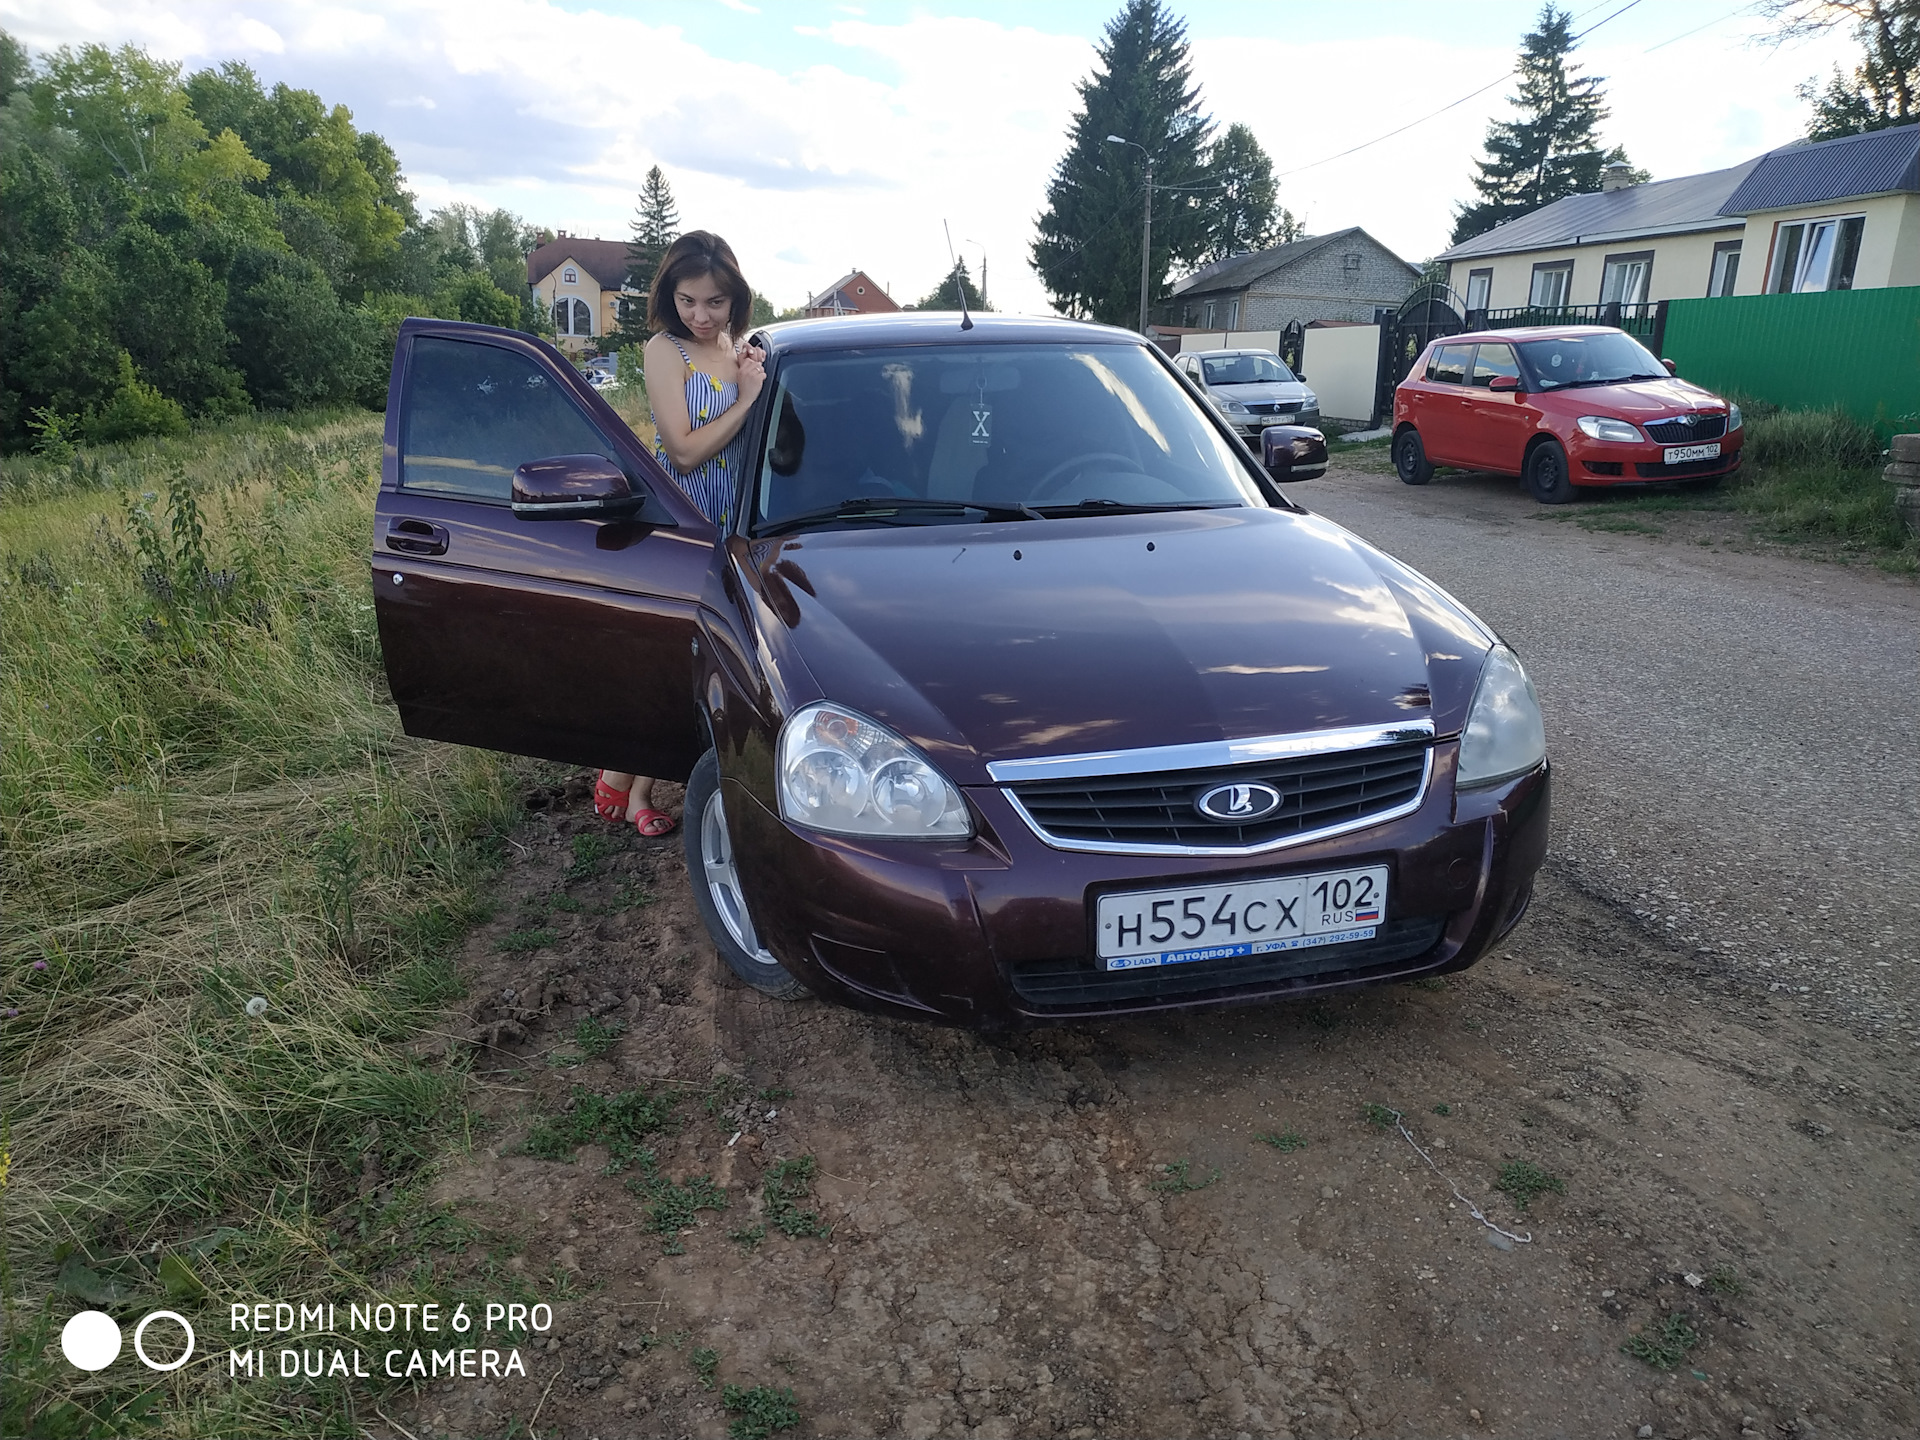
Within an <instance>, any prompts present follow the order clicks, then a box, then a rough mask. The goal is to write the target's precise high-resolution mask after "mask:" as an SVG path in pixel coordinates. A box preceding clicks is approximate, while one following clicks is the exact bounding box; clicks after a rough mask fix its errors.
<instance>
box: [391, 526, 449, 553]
mask: <svg viewBox="0 0 1920 1440" xmlns="http://www.w3.org/2000/svg"><path fill="white" fill-rule="evenodd" d="M387 548H388V549H389V550H398V551H401V552H402V553H403V554H407V555H444V554H446V553H447V527H446V526H444V525H435V524H433V523H432V522H431V521H428V520H412V519H408V518H405V517H402V518H400V519H396V520H389V521H388V522H387Z"/></svg>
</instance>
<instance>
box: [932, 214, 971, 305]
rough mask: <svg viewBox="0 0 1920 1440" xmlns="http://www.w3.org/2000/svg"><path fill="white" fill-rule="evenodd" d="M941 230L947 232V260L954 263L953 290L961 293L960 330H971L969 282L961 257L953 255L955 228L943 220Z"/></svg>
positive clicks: (951, 272) (952, 272) (952, 273)
mask: <svg viewBox="0 0 1920 1440" xmlns="http://www.w3.org/2000/svg"><path fill="white" fill-rule="evenodd" d="M940 228H941V229H942V230H944V231H946V232H947V258H948V259H949V260H951V261H952V262H953V269H952V270H951V271H950V272H949V273H950V274H951V275H952V276H953V288H954V289H956V290H958V291H959V292H960V328H961V329H962V330H971V329H972V328H973V316H971V315H969V314H968V313H967V282H966V278H965V277H964V276H962V275H961V273H960V257H959V256H958V255H955V254H954V253H953V227H952V226H951V225H949V224H947V222H946V221H944V220H942V221H941V222H940Z"/></svg>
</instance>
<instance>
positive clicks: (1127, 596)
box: [748, 508, 1492, 784]
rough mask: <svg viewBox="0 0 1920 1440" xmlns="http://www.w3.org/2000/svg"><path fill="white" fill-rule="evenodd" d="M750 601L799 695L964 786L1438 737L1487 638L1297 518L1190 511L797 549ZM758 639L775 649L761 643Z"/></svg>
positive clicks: (784, 552) (759, 560) (769, 553)
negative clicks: (1301, 743) (922, 754)
mask: <svg viewBox="0 0 1920 1440" xmlns="http://www.w3.org/2000/svg"><path fill="white" fill-rule="evenodd" d="M748 554H749V555H750V556H751V569H752V572H753V573H752V574H751V575H750V576H749V577H748V580H749V584H750V585H751V586H752V588H753V589H754V591H755V592H756V594H757V596H758V597H759V599H760V602H761V607H760V608H761V609H762V615H763V618H762V622H761V623H762V624H763V625H767V626H770V627H772V628H774V629H776V630H777V631H779V632H780V633H779V634H778V636H777V640H778V644H777V645H776V647H775V648H777V649H780V650H787V649H789V648H790V649H791V651H792V652H794V653H795V655H796V657H797V658H798V659H799V660H800V661H801V662H803V663H802V666H800V667H789V668H788V671H787V672H786V673H788V674H790V675H798V674H799V673H802V672H803V671H804V673H805V674H806V675H808V676H809V677H810V678H811V681H812V683H813V685H815V686H817V687H818V695H802V694H790V695H787V696H784V697H778V698H780V699H781V700H782V702H783V703H781V704H780V706H779V708H780V709H782V710H784V711H790V710H791V709H792V708H794V707H795V706H797V705H799V704H804V703H807V702H808V701H809V700H812V699H815V698H826V699H830V700H833V701H836V702H838V703H840V704H843V705H846V706H848V707H850V708H852V709H855V710H859V711H862V712H863V713H865V714H867V715H870V716H872V717H873V718H874V719H876V720H879V721H881V722H883V723H884V724H887V725H890V726H892V727H893V728H894V729H896V730H897V731H899V732H901V733H902V734H904V735H905V736H906V737H907V738H908V739H910V740H912V741H914V742H915V743H916V744H918V745H919V746H921V747H922V748H923V749H924V750H925V751H926V752H927V753H928V754H929V756H930V757H932V758H933V759H934V760H935V762H936V763H938V764H940V765H941V766H943V767H944V768H946V769H947V771H948V773H949V774H950V775H951V776H952V777H953V778H954V779H955V780H957V781H959V782H961V783H962V784H966V783H985V782H986V780H987V775H986V768H985V767H986V765H987V763H988V762H990V761H994V760H1004V759H1013V758H1024V757H1032V756H1041V755H1069V754H1076V753H1080V752H1084V751H1090V750H1124V749H1134V748H1139V747H1145V746H1155V745H1178V744H1186V743H1192V742H1197V741H1209V740H1221V739H1244V738H1247V737H1250V736H1258V735H1274V734H1285V733H1292V732H1297V731H1306V730H1319V729H1329V728H1335V727H1340V726H1349V725H1373V724H1397V723H1405V722H1406V721H1408V720H1410V719H1418V718H1426V717H1431V718H1432V719H1433V721H1434V723H1435V726H1436V728H1437V730H1438V732H1439V733H1440V734H1442V735H1445V734H1449V733H1453V732H1457V731H1458V730H1459V729H1460V727H1461V725H1462V724H1463V723H1464V720H1465V715H1466V710H1467V707H1468V705H1469V704H1470V702H1471V697H1472V689H1473V684H1474V681H1475V679H1476V677H1477V676H1478V674H1479V671H1480V667H1481V664H1482V662H1483V661H1484V659H1485V656H1486V651H1487V648H1488V646H1489V645H1490V644H1491V643H1492V636H1491V634H1490V633H1489V632H1488V631H1487V630H1486V629H1485V627H1484V626H1482V625H1481V624H1480V623H1479V621H1477V620H1476V619H1475V618H1474V617H1473V616H1472V615H1471V613H1469V612H1468V611H1466V610H1465V609H1464V607H1461V606H1460V605H1459V604H1458V603H1457V602H1455V601H1453V600H1452V599H1451V598H1450V597H1448V596H1447V595H1446V594H1445V592H1444V591H1442V590H1440V589H1439V587H1437V586H1434V585H1433V584H1432V583H1431V582H1430V581H1427V580H1425V579H1424V577H1421V576H1419V575H1418V574H1416V573H1415V572H1413V571H1411V570H1408V569H1407V568H1406V567H1404V566H1401V565H1399V564H1398V562H1396V561H1393V560H1392V559H1390V558H1389V557H1387V556H1385V555H1382V554H1381V553H1380V552H1378V551H1376V550H1374V549H1372V547H1370V546H1368V545H1367V544H1366V543H1365V542H1364V541H1361V540H1360V539H1359V538H1358V537H1356V536H1353V535H1351V534H1349V533H1348V532H1346V531H1344V530H1342V529H1341V528H1340V527H1339V526H1337V525H1334V524H1332V523H1331V522H1329V521H1326V520H1322V519H1320V518H1318V517H1315V516H1311V515H1302V514H1298V513H1294V512H1289V511H1279V510H1266V509H1253V508H1247V509H1233V510H1196V511H1183V512H1177V513H1174V514H1171V515H1168V514H1156V515H1140V516H1102V517H1094V518H1088V519H1065V520H1049V521H1028V522H1024V523H1022V522H1015V523H1007V524H996V525H968V526H946V525H942V526H922V527H915V528H911V529H907V528H902V529H895V530H849V531H834V532H823V533H813V534H805V535H797V536H792V537H788V538H786V539H784V540H780V541H762V542H756V543H755V544H754V545H753V546H751V547H750V549H749V551H748ZM770 638H776V637H770Z"/></svg>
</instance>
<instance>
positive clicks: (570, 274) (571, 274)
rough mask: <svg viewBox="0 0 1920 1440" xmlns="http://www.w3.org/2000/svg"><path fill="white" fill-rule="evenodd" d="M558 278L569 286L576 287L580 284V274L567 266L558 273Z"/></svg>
mask: <svg viewBox="0 0 1920 1440" xmlns="http://www.w3.org/2000/svg"><path fill="white" fill-rule="evenodd" d="M560 278H561V279H562V280H564V281H566V282H567V284H569V285H578V284H579V283H580V272H579V271H578V270H576V269H574V268H573V267H572V266H571V265H569V266H567V268H566V269H564V270H562V271H561V272H560Z"/></svg>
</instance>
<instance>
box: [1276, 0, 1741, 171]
mask: <svg viewBox="0 0 1920 1440" xmlns="http://www.w3.org/2000/svg"><path fill="white" fill-rule="evenodd" d="M1639 3H1640V0H1627V3H1626V4H1624V5H1622V6H1621V7H1620V8H1619V9H1618V10H1616V11H1614V12H1613V13H1612V14H1611V15H1609V16H1607V17H1606V18H1605V19H1603V20H1596V21H1595V22H1594V23H1593V24H1591V25H1589V26H1588V27H1587V28H1586V29H1584V30H1582V31H1581V32H1580V33H1579V34H1577V35H1575V36H1573V38H1572V40H1571V41H1570V42H1569V43H1570V44H1578V43H1579V42H1580V41H1581V40H1584V39H1585V38H1586V37H1587V36H1589V35H1591V34H1592V33H1593V32H1594V31H1596V30H1598V29H1599V28H1600V27H1601V26H1602V25H1605V24H1608V23H1609V22H1610V21H1614V20H1618V19H1619V18H1620V17H1621V16H1622V15H1624V14H1626V13H1627V11H1629V10H1631V9H1633V7H1634V6H1636V5H1638V4H1639ZM1599 8H1600V6H1598V5H1595V6H1593V7H1591V8H1590V9H1587V10H1583V11H1581V12H1580V13H1581V14H1582V15H1590V14H1592V13H1593V11H1594V10H1598V9H1599ZM1574 18H1575V19H1578V18H1579V16H1575V17H1574ZM1722 18H1724V17H1722ZM1703 28H1704V27H1703ZM1519 72H1520V67H1519V66H1518V65H1516V66H1514V67H1513V69H1511V70H1509V71H1507V73H1506V74H1504V75H1502V76H1501V77H1500V78H1499V79H1497V80H1491V81H1489V82H1488V83H1486V84H1485V85H1482V86H1481V87H1480V88H1479V89H1478V90H1474V91H1471V92H1470V93H1468V94H1465V95H1462V96H1461V97H1460V98H1459V99H1458V100H1454V101H1451V102H1449V103H1448V104H1445V105H1442V106H1441V107H1440V108H1439V109H1438V110H1435V111H1433V112H1432V113H1431V114H1428V115H1422V116H1421V117H1420V118H1419V119H1418V120H1409V121H1408V122H1407V123H1406V124H1404V125H1402V126H1400V128H1399V129H1397V130H1389V131H1387V133H1386V134H1384V135H1376V136H1374V137H1373V139H1371V140H1363V141H1361V142H1360V143H1359V144H1358V145H1355V146H1353V147H1352V148H1351V149H1347V150H1342V151H1341V152H1340V153H1339V154H1337V155H1328V156H1325V157H1324V158H1322V159H1319V160H1310V161H1308V162H1307V163H1306V164H1305V165H1296V166H1294V167H1293V169H1291V170H1282V171H1281V172H1280V173H1279V174H1277V175H1275V176H1274V177H1273V178H1274V179H1276V180H1284V179H1285V178H1286V177H1287V176H1289V175H1299V174H1302V173H1303V172H1305V171H1308V170H1317V169H1318V168H1319V167H1320V166H1322V165H1331V164H1332V163H1333V162H1334V161H1335V160H1344V159H1346V158H1347V156H1349V155H1357V154H1359V153H1360V152H1361V151H1362V150H1367V149H1371V148H1372V147H1373V146H1375V145H1378V144H1379V143H1380V142H1381V141H1383V140H1391V139H1393V137H1394V136H1396V135H1404V134H1405V133H1406V132H1407V131H1409V130H1411V129H1413V127H1414V126H1416V125H1424V124H1426V123H1427V121H1429V120H1432V119H1435V118H1437V117H1438V116H1441V115H1444V114H1446V113H1447V112H1448V111H1449V110H1457V109H1459V108H1460V106H1462V105H1464V104H1466V103H1467V101H1469V100H1472V99H1474V98H1475V97H1476V96H1480V95H1484V94H1486V93H1487V91H1489V90H1491V89H1493V88H1494V86H1496V85H1504V84H1506V83H1507V81H1509V80H1511V79H1512V78H1513V77H1514V76H1515V75H1517V74H1518V73H1519Z"/></svg>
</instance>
